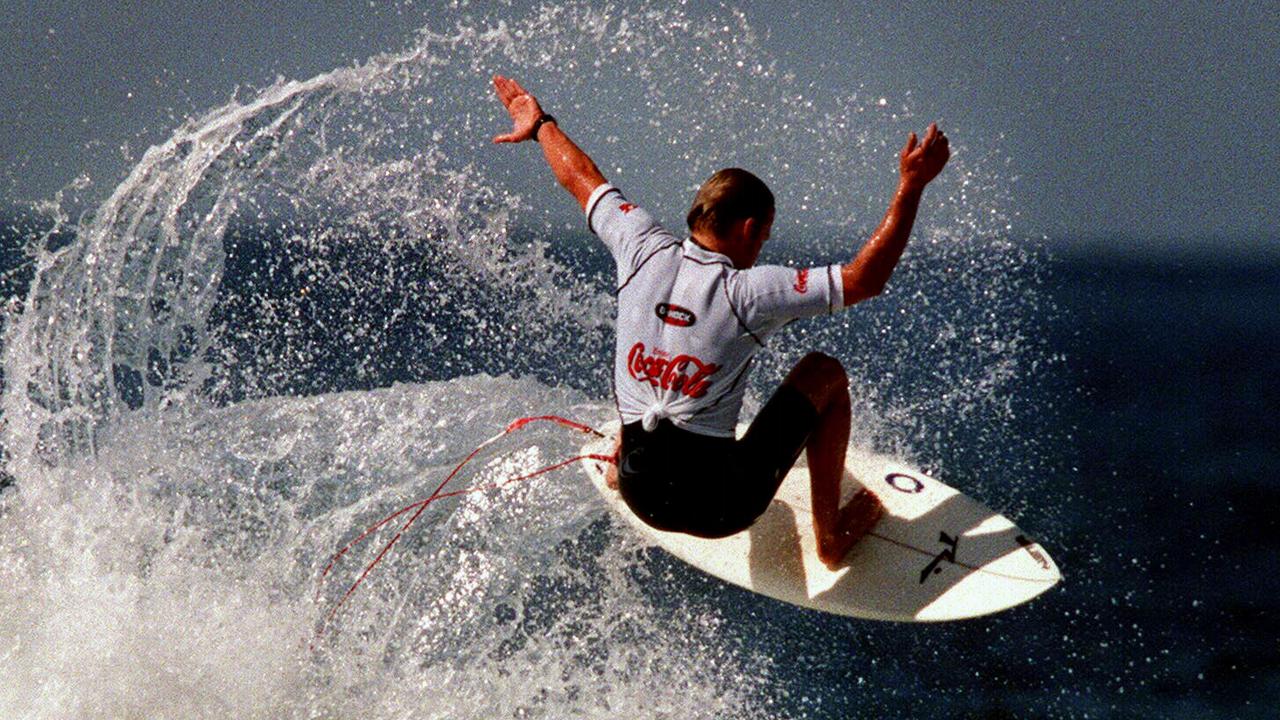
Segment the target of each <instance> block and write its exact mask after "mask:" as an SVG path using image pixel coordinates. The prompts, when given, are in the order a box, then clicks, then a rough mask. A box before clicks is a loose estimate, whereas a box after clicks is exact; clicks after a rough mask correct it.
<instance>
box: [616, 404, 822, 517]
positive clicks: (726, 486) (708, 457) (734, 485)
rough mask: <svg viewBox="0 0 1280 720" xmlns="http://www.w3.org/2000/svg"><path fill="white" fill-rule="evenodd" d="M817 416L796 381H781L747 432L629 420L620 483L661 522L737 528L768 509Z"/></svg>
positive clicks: (641, 513)
mask: <svg viewBox="0 0 1280 720" xmlns="http://www.w3.org/2000/svg"><path fill="white" fill-rule="evenodd" d="M817 423H818V411H817V410H816V409H814V407H813V404H812V403H810V402H809V399H808V398H807V397H805V396H804V395H803V394H802V393H801V392H800V391H798V390H796V389H795V388H793V387H791V386H790V385H783V386H781V387H779V388H778V390H777V392H775V393H774V394H773V397H771V398H770V399H769V402H768V403H766V404H765V406H764V408H762V409H761V410H760V413H759V414H758V415H756V419H755V420H754V421H753V422H752V423H751V427H750V428H749V429H748V430H747V433H746V434H745V435H743V436H742V438H741V439H740V440H735V439H733V438H727V437H714V436H710V435H700V434H698V433H695V432H690V431H688V430H684V429H682V428H680V427H678V426H676V425H675V424H674V423H672V422H671V421H670V420H666V419H663V420H661V421H659V422H658V426H657V427H656V428H654V430H653V432H645V430H644V428H643V427H641V425H640V423H638V422H635V423H628V424H626V425H623V426H622V448H621V451H620V453H619V462H618V490H619V492H620V493H621V494H622V499H623V500H624V501H625V502H626V503H627V506H628V507H630V508H631V511H632V512H634V513H635V514H636V516H637V517H639V518H640V519H641V520H643V521H644V522H645V523H646V524H648V525H649V526H651V527H654V528H657V529H658V530H665V531H668V532H682V533H687V534H689V535H696V536H698V537H704V538H719V537H726V536H729V535H733V534H734V533H737V532H741V531H742V530H745V529H746V528H748V527H750V526H751V524H752V523H754V522H755V521H756V518H758V517H760V515H762V514H763V513H764V511H765V510H766V509H768V507H769V503H770V502H771V501H772V500H773V496H774V495H775V494H777V492H778V486H779V485H781V484H782V480H783V478H785V477H786V476H787V472H789V471H790V470H791V466H792V465H794V464H795V462H796V458H798V457H799V456H800V451H801V450H803V449H804V445H805V442H807V441H808V439H809V435H810V433H812V432H813V430H814V428H815V427H817Z"/></svg>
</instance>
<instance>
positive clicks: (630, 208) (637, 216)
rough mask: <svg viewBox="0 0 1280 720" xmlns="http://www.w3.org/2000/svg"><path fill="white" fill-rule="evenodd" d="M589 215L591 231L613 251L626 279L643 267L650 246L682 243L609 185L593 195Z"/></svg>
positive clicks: (588, 222)
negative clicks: (633, 271) (639, 267)
mask: <svg viewBox="0 0 1280 720" xmlns="http://www.w3.org/2000/svg"><path fill="white" fill-rule="evenodd" d="M586 213H587V227H588V228H589V229H590V230H591V232H593V233H595V234H596V236H597V237H599V238H600V240H601V241H602V242H604V244H605V247H607V248H609V252H610V253H611V254H612V255H613V259H614V261H615V262H617V263H618V270H619V273H620V274H623V275H626V274H630V271H632V270H634V269H635V268H636V267H638V266H639V264H640V261H641V258H642V256H644V255H645V254H646V252H645V250H646V247H647V246H649V245H651V244H654V243H655V242H656V243H658V244H660V245H666V244H671V243H675V244H679V242H680V241H679V240H678V239H677V238H676V237H675V236H673V235H672V234H671V233H669V232H667V231H666V230H664V229H663V228H662V226H661V225H659V224H658V222H657V221H656V220H654V219H653V216H652V215H650V214H649V213H648V212H646V211H645V210H644V209H643V208H640V207H639V206H637V205H635V204H634V203H630V202H627V199H626V198H624V197H623V196H622V192H621V191H619V190H618V188H616V187H614V186H612V185H609V184H607V183H606V184H603V185H601V186H599V187H597V188H596V189H595V190H594V191H592V193H591V196H590V197H589V198H588V199H587V208H586Z"/></svg>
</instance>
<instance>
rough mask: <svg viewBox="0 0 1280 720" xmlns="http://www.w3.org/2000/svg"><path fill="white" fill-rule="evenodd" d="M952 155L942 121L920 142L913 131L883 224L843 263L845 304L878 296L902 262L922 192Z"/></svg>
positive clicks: (902, 158)
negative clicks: (850, 258)
mask: <svg viewBox="0 0 1280 720" xmlns="http://www.w3.org/2000/svg"><path fill="white" fill-rule="evenodd" d="M949 157H951V149H950V147H949V146H948V144H947V136H946V135H944V134H942V131H941V130H939V129H938V125H937V124H936V123H935V124H932V125H930V126H929V130H928V131H927V132H926V133H925V136H924V140H923V141H921V142H920V143H919V144H918V145H917V144H916V134H915V133H911V135H910V137H908V138H907V144H906V146H905V147H903V148H902V153H901V155H900V156H899V162H898V165H899V175H900V177H899V180H898V190H897V192H895V193H894V195H893V200H892V201H891V202H890V203H889V209H888V210H887V211H886V212H885V214H884V219H883V220H881V221H880V226H879V227H877V228H876V231H875V232H874V233H872V234H871V238H870V239H869V240H867V242H866V243H865V244H864V245H863V246H862V249H861V250H859V251H858V255H857V256H856V257H855V258H854V259H853V262H850V263H847V264H845V265H844V266H842V268H841V270H840V278H841V280H842V281H843V285H844V304H845V305H852V304H854V303H856V302H861V301H863V300H866V299H867V298H871V297H875V296H876V295H879V294H880V293H881V291H883V290H884V286H885V284H886V283H888V282H889V276H890V275H892V274H893V269H894V268H895V267H896V266H897V265H898V260H899V259H900V258H901V257H902V251H903V250H904V249H906V247H907V240H908V239H910V237H911V227H912V225H914V224H915V221H916V212H917V211H918V210H919V209H920V196H921V195H922V194H923V193H924V187H925V185H928V184H929V182H930V181H932V180H933V179H934V178H935V177H937V176H938V173H940V172H942V167H943V166H944V165H946V164H947V159H948V158H949Z"/></svg>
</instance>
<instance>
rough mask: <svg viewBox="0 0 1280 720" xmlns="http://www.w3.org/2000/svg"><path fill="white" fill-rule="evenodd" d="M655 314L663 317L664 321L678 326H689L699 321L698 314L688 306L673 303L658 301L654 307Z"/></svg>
mask: <svg viewBox="0 0 1280 720" xmlns="http://www.w3.org/2000/svg"><path fill="white" fill-rule="evenodd" d="M653 312H654V314H656V315H657V316H658V317H660V318H662V322H664V323H666V324H668V325H675V326H676V327H689V326H690V325H692V324H694V323H696V322H698V316H697V315H694V314H693V311H692V310H690V309H688V308H682V307H680V306H679V305H674V304H672V303H658V304H657V305H656V306H654V308H653Z"/></svg>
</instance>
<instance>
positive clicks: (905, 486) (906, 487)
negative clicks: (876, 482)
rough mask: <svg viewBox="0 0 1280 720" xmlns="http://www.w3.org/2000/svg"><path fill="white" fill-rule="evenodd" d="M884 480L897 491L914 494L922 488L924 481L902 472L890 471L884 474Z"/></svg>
mask: <svg viewBox="0 0 1280 720" xmlns="http://www.w3.org/2000/svg"><path fill="white" fill-rule="evenodd" d="M884 481H885V482H887V483H889V485H890V486H891V487H892V488H893V489H894V490H897V491H898V492H904V493H911V494H915V493H918V492H922V491H923V490H924V483H922V482H920V480H919V479H917V478H913V477H911V476H910V475H903V474H902V473H891V474H889V475H885V476H884Z"/></svg>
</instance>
